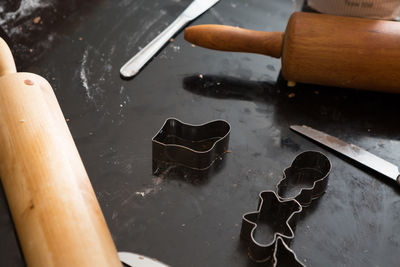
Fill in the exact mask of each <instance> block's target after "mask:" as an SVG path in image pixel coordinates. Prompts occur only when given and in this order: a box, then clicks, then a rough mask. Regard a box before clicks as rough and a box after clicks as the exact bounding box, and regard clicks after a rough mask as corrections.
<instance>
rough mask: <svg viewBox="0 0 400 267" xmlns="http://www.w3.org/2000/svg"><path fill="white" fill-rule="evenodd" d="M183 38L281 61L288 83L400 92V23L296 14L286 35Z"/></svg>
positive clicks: (217, 30)
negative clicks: (280, 58) (280, 59)
mask: <svg viewBox="0 0 400 267" xmlns="http://www.w3.org/2000/svg"><path fill="white" fill-rule="evenodd" d="M185 39H186V40H188V41H189V42H191V43H193V44H196V45H199V46H203V47H207V48H211V49H217V50H224V51H236V52H250V53H258V54H264V55H268V56H272V57H276V58H279V57H282V75H283V77H284V78H285V79H286V80H288V81H293V82H302V83H312V84H318V85H328V86H337V87H349V88H357V89H365V90H373V91H386V92H392V93H400V22H394V21H383V20H371V19H362V18H351V17H342V16H333V15H325V14H315V13H303V12H297V13H293V14H292V16H291V17H290V19H289V22H288V24H287V27H286V30H285V32H284V33H282V32H262V31H253V30H246V29H240V28H237V27H229V26H222V25H198V26H192V27H188V28H186V30H185Z"/></svg>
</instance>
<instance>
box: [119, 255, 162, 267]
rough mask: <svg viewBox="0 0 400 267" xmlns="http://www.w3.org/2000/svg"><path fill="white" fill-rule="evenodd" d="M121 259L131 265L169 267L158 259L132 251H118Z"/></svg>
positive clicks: (135, 266) (138, 266)
mask: <svg viewBox="0 0 400 267" xmlns="http://www.w3.org/2000/svg"><path fill="white" fill-rule="evenodd" d="M118 256H119V259H120V260H121V262H123V263H124V264H126V265H129V266H130V267H168V265H165V264H164V263H162V262H159V261H157V260H156V259H151V258H148V257H146V256H143V255H139V254H135V253H132V252H118Z"/></svg>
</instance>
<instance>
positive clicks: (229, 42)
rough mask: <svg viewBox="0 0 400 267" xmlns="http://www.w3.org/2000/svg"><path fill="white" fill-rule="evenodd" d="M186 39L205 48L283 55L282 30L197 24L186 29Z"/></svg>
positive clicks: (272, 55) (273, 55)
mask: <svg viewBox="0 0 400 267" xmlns="http://www.w3.org/2000/svg"><path fill="white" fill-rule="evenodd" d="M185 39H186V40H187V41H189V42H191V43H193V44H195V45H199V46H202V47H205V48H210V49H215V50H223V51H233V52H248V53H257V54H263V55H267V56H271V57H275V58H280V57H281V51H282V40H283V33H282V32H263V31H254V30H247V29H241V28H238V27H232V26H224V25H197V26H191V27H188V28H186V29H185Z"/></svg>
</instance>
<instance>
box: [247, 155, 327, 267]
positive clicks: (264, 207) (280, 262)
mask: <svg viewBox="0 0 400 267" xmlns="http://www.w3.org/2000/svg"><path fill="white" fill-rule="evenodd" d="M330 170H331V164H330V161H329V159H328V158H327V157H326V156H325V155H323V154H322V153H320V152H317V151H306V152H303V153H301V154H299V155H298V156H297V157H296V158H295V160H294V161H293V163H292V165H291V166H290V167H288V168H286V169H285V170H284V173H283V178H282V180H281V181H280V182H279V183H278V185H277V193H275V192H274V191H262V192H261V193H260V194H259V197H260V198H259V204H258V209H257V211H255V212H250V213H246V214H244V215H243V218H242V228H241V232H240V236H241V238H242V239H243V240H245V241H247V243H248V249H249V256H250V258H251V259H253V260H255V261H257V262H267V261H269V262H270V263H271V265H272V266H304V264H303V263H301V262H300V261H299V260H298V259H297V257H296V255H295V254H294V252H293V251H292V250H291V249H290V248H289V246H288V245H287V244H290V241H291V240H292V239H293V238H294V230H295V227H296V222H297V219H298V217H299V216H300V214H301V212H302V210H303V208H302V207H307V206H309V205H310V204H311V202H312V200H314V199H316V198H318V197H320V196H321V195H322V194H323V193H324V192H325V190H326V186H327V184H328V176H329V173H330ZM257 223H262V224H267V225H268V226H269V227H270V228H271V229H272V230H273V234H272V237H271V238H270V240H271V241H269V242H265V243H261V242H258V241H257V240H256V232H257V226H258V225H257ZM288 256H289V258H290V259H288V258H287V257H288ZM281 258H282V259H281ZM285 262H286V263H287V264H284V263H285ZM289 263H290V264H289Z"/></svg>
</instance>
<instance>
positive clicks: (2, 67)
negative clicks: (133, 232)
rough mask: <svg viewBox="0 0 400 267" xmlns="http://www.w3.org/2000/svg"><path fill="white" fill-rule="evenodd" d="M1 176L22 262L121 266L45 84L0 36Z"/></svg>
mask: <svg viewBox="0 0 400 267" xmlns="http://www.w3.org/2000/svg"><path fill="white" fill-rule="evenodd" d="M0 123H1V126H0V148H1V149H0V177H1V182H2V184H3V187H4V191H5V194H6V197H7V201H8V205H9V207H10V211H11V214H12V217H13V221H14V223H15V227H16V230H17V234H18V238H19V241H20V244H21V248H22V252H23V254H24V258H25V261H26V263H27V265H28V266H29V267H50V266H52V267H53V266H57V267H87V266H96V267H99V266H102V267H106V266H107V267H114V266H119V267H121V265H122V264H121V262H120V261H119V259H118V255H117V250H116V248H115V245H114V243H113V240H112V238H111V235H110V232H109V230H108V228H107V224H106V222H105V220H104V217H103V214H102V212H101V209H100V206H99V203H98V202H97V199H96V195H95V194H94V191H93V189H92V186H91V184H90V181H89V178H88V176H87V174H86V171H85V167H84V166H83V164H82V161H81V159H80V157H79V154H78V150H77V149H76V146H75V144H74V141H73V139H72V136H71V134H70V132H69V129H68V126H67V124H66V122H65V119H64V116H63V114H62V111H61V109H60V106H59V105H58V102H57V99H56V97H55V95H54V93H53V90H52V88H51V86H50V84H49V83H48V82H47V81H46V80H45V79H44V78H42V77H40V76H38V75H35V74H32V73H16V68H15V64H14V60H13V57H12V54H11V52H10V50H9V48H8V46H7V44H6V43H5V42H4V41H3V39H1V38H0Z"/></svg>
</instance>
